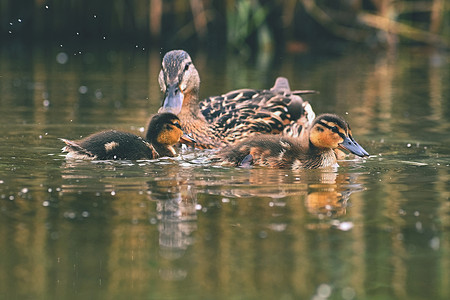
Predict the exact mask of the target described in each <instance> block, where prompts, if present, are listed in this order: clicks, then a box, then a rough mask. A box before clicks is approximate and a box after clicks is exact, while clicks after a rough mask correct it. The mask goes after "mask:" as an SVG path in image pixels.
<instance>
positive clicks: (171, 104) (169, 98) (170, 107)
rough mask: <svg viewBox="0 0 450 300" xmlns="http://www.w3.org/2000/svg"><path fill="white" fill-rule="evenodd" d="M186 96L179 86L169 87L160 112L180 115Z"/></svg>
mask: <svg viewBox="0 0 450 300" xmlns="http://www.w3.org/2000/svg"><path fill="white" fill-rule="evenodd" d="M183 99H184V95H183V93H182V92H181V91H180V89H179V87H178V85H177V84H173V85H169V86H168V89H167V92H166V97H165V98H164V102H163V105H162V107H161V108H160V109H159V111H158V112H160V113H161V112H171V113H173V114H176V115H178V114H179V113H180V112H181V107H182V106H183Z"/></svg>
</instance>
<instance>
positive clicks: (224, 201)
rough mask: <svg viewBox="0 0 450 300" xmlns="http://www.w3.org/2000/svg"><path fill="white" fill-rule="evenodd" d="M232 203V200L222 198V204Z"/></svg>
mask: <svg viewBox="0 0 450 300" xmlns="http://www.w3.org/2000/svg"><path fill="white" fill-rule="evenodd" d="M229 202H230V199H228V198H222V203H229Z"/></svg>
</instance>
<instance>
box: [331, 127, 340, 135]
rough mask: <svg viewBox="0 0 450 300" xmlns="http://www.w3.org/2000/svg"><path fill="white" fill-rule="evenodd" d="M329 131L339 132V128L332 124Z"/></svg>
mask: <svg viewBox="0 0 450 300" xmlns="http://www.w3.org/2000/svg"><path fill="white" fill-rule="evenodd" d="M331 131H333V132H334V133H339V128H337V126H333V127H331Z"/></svg>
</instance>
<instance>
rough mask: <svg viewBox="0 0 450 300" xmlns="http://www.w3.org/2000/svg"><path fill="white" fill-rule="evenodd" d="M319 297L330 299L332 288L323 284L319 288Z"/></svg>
mask: <svg viewBox="0 0 450 300" xmlns="http://www.w3.org/2000/svg"><path fill="white" fill-rule="evenodd" d="M317 295H318V296H319V297H320V298H328V297H330V296H331V286H329V285H328V284H325V283H322V284H321V285H319V287H318V288H317Z"/></svg>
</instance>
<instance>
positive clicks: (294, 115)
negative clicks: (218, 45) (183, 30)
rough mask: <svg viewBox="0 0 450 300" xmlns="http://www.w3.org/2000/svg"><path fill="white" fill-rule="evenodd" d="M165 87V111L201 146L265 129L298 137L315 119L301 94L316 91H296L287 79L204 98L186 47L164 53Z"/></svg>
mask: <svg viewBox="0 0 450 300" xmlns="http://www.w3.org/2000/svg"><path fill="white" fill-rule="evenodd" d="M159 85H160V87H161V90H162V92H163V93H164V100H163V103H162V107H161V108H160V110H159V112H172V113H175V114H177V115H178V116H179V117H180V119H181V127H182V129H183V131H184V132H186V133H187V134H189V135H190V136H192V137H193V138H194V139H195V140H196V142H197V143H196V144H195V146H196V147H198V148H217V147H220V146H225V145H228V144H231V143H234V142H236V141H239V140H242V139H244V138H246V137H248V136H252V135H255V134H261V133H270V134H277V133H280V132H285V133H286V134H288V135H291V134H292V135H298V133H299V132H300V131H301V129H302V127H303V124H309V123H310V122H312V120H313V119H314V117H315V114H314V111H313V110H312V108H311V105H310V104H309V103H308V102H306V101H303V99H302V98H301V97H300V96H299V95H300V94H306V93H313V92H314V91H291V90H290V87H289V82H288V81H287V79H286V78H282V77H279V78H278V79H277V80H276V82H275V85H274V87H273V88H272V89H270V90H254V89H240V90H235V91H231V92H228V93H226V94H224V95H221V96H213V97H209V98H206V99H205V100H203V101H201V102H199V97H198V93H199V89H200V76H199V74H198V71H197V69H196V68H195V66H194V64H193V63H192V59H191V57H190V56H189V54H188V53H187V52H185V51H183V50H173V51H170V52H168V53H166V55H164V58H163V61H162V68H161V71H160V73H159Z"/></svg>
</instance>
